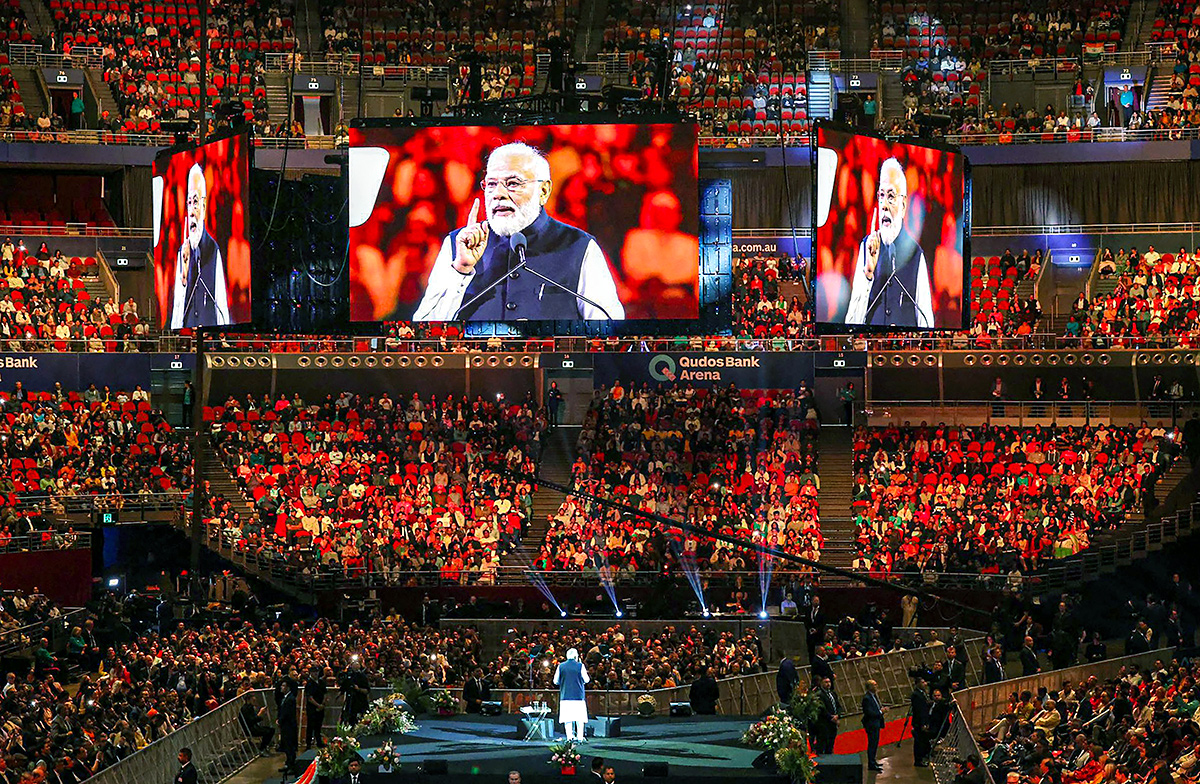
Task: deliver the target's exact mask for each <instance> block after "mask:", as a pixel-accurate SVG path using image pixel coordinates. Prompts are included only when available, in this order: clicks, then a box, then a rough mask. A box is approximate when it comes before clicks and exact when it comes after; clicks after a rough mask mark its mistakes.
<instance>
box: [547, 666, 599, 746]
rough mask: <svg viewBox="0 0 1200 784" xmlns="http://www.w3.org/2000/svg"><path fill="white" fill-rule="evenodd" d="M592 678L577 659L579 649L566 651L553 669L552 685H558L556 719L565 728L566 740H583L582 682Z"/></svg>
mask: <svg viewBox="0 0 1200 784" xmlns="http://www.w3.org/2000/svg"><path fill="white" fill-rule="evenodd" d="M591 680H592V679H591V678H590V677H588V674H587V668H586V667H584V666H583V662H581V661H579V651H577V650H575V649H574V648H572V649H571V650H569V651H567V660H566V661H564V662H562V663H561V664H559V665H558V669H556V670H555V671H554V685H555V686H557V687H558V720H559V722H560V723H561V724H562V725H563V726H564V727H565V728H566V732H567V740H577V741H581V740H583V730H584V727H586V726H587V721H588V715H587V696H586V694H585V693H584V684H586V683H589V682H590V681H591Z"/></svg>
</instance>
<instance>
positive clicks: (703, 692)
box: [688, 667, 721, 716]
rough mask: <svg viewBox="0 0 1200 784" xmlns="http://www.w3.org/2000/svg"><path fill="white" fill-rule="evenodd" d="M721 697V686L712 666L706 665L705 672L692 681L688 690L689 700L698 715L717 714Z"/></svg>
mask: <svg viewBox="0 0 1200 784" xmlns="http://www.w3.org/2000/svg"><path fill="white" fill-rule="evenodd" d="M720 698H721V688H720V687H719V686H718V685H717V680H716V678H714V677H713V674H712V667H705V668H704V674H703V675H701V676H700V677H699V678H697V679H696V680H695V681H694V682H693V683H692V688H691V690H690V691H688V702H689V703H691V706H692V710H693V711H695V712H696V715H698V716H715V715H716V713H717V700H719V699H720Z"/></svg>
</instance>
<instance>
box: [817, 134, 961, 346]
mask: <svg viewBox="0 0 1200 784" xmlns="http://www.w3.org/2000/svg"><path fill="white" fill-rule="evenodd" d="M816 160H817V165H816V203H815V207H816V210H815V211H816V223H815V227H814V228H815V233H814V237H815V242H814V251H813V252H814V263H815V265H816V277H815V286H814V288H815V305H816V313H815V320H816V322H817V323H818V324H827V325H843V326H845V327H847V328H850V329H855V328H863V329H869V328H884V329H887V328H894V329H962V328H964V327H965V326H966V318H967V314H966V308H965V296H964V294H965V289H964V265H963V257H964V241H965V239H966V236H965V235H966V221H965V219H966V210H967V209H968V205H967V201H966V198H965V173H966V172H965V169H966V166H965V163H964V159H963V157H962V155H961V154H959V153H956V152H952V151H949V150H944V149H936V148H933V147H925V146H922V145H918V144H909V143H904V142H893V141H888V140H885V139H880V138H877V137H874V136H862V135H858V134H855V133H851V132H848V131H840V130H833V129H830V128H825V127H818V129H817V150H816Z"/></svg>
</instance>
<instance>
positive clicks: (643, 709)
mask: <svg viewBox="0 0 1200 784" xmlns="http://www.w3.org/2000/svg"><path fill="white" fill-rule="evenodd" d="M637 710H638V713H639V714H641V715H642V716H653V715H654V712H655V711H656V710H658V700H656V699H654V695H653V694H643V695H642V696H640V697H638V698H637Z"/></svg>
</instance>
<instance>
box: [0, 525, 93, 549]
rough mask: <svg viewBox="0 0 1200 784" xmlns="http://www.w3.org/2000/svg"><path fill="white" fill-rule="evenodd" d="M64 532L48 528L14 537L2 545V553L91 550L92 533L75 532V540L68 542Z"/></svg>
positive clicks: (0, 544) (0, 545)
mask: <svg viewBox="0 0 1200 784" xmlns="http://www.w3.org/2000/svg"><path fill="white" fill-rule="evenodd" d="M61 533H62V532H60V531H58V530H57V529H52V528H48V529H46V530H43V531H34V532H33V533H30V534H22V535H20V536H14V537H12V538H11V539H9V540H8V541H6V542H3V543H0V553H37V552H45V551H47V550H90V549H91V547H92V534H91V532H90V531H75V532H74V539H70V540H68V539H67V538H65V537H62V536H60V535H59V534H61Z"/></svg>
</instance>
